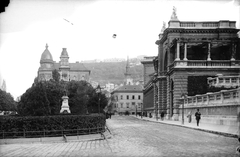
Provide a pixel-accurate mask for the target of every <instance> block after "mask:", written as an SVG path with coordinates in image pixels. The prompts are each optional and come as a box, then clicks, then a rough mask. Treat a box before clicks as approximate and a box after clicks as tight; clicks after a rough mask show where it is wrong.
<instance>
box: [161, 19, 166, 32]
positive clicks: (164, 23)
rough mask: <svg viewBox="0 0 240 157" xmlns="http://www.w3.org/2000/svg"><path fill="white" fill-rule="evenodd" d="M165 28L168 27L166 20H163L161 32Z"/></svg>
mask: <svg viewBox="0 0 240 157" xmlns="http://www.w3.org/2000/svg"><path fill="white" fill-rule="evenodd" d="M165 29H166V22H164V21H163V26H162V29H161V32H162V33H163V32H164V30H165Z"/></svg>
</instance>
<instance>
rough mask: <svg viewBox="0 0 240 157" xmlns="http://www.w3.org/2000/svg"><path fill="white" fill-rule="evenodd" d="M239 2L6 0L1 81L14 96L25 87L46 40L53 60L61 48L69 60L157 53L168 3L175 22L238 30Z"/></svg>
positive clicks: (0, 23) (0, 17) (0, 32)
mask: <svg viewBox="0 0 240 157" xmlns="http://www.w3.org/2000/svg"><path fill="white" fill-rule="evenodd" d="M239 1H240V0H181V1H180V0H111V1H110V0H79V1H77V0H31V1H30V0H11V1H10V4H9V5H8V7H6V8H5V12H3V13H1V14H0V84H1V82H2V80H3V79H5V80H6V85H7V92H10V93H11V94H12V95H13V97H14V98H15V99H16V98H17V97H18V96H20V95H22V94H23V93H24V92H25V91H26V90H27V89H28V88H30V87H31V85H32V83H33V81H34V78H35V77H36V76H37V71H38V68H39V66H40V58H41V54H42V53H43V51H44V50H45V45H46V43H47V44H48V46H49V47H48V49H49V51H50V52H51V54H52V56H53V60H54V61H57V62H59V60H60V58H59V57H60V54H61V52H62V48H67V52H68V55H69V57H70V58H69V61H70V62H76V61H82V60H94V59H100V60H102V59H107V58H127V56H129V58H134V57H137V56H139V55H147V56H156V55H157V53H158V50H157V45H156V44H155V41H156V40H157V39H158V35H159V33H160V31H161V28H162V24H163V21H165V22H166V24H167V23H168V21H169V20H170V17H171V15H172V11H173V6H175V7H176V8H177V16H178V19H179V20H180V21H219V20H230V21H236V22H237V23H236V26H237V28H238V29H239V28H240V23H239V22H240V21H239V19H240V2H239ZM166 26H168V25H166ZM113 34H116V35H117V37H116V38H113V37H112V35H113Z"/></svg>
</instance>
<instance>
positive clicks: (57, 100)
mask: <svg viewBox="0 0 240 157" xmlns="http://www.w3.org/2000/svg"><path fill="white" fill-rule="evenodd" d="M44 84H45V88H46V94H47V99H48V101H49V106H50V110H51V115H56V114H59V112H60V110H61V102H62V96H63V95H64V85H65V84H66V83H65V82H63V81H62V82H61V83H59V82H55V81H54V80H53V81H47V82H44Z"/></svg>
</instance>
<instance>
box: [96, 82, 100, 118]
mask: <svg viewBox="0 0 240 157" xmlns="http://www.w3.org/2000/svg"><path fill="white" fill-rule="evenodd" d="M96 92H97V93H98V114H100V93H101V87H100V85H98V86H97V88H96Z"/></svg>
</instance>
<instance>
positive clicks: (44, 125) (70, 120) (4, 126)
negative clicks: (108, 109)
mask: <svg viewBox="0 0 240 157" xmlns="http://www.w3.org/2000/svg"><path fill="white" fill-rule="evenodd" d="M105 123H106V118H105V116H104V115H103V114H101V115H98V114H94V115H57V116H38V117H36V116H34V117H30V116H26V117H20V116H2V117H0V126H1V130H0V133H1V135H0V138H4V137H2V136H4V135H3V133H4V132H5V133H6V132H23V131H24V132H25V131H29V132H30V131H52V134H54V133H53V131H56V130H76V129H86V132H85V134H87V132H88V131H89V129H94V128H104V127H105ZM35 134H36V133H35ZM12 135H15V136H17V135H16V134H12ZM32 135H34V134H32ZM36 135H38V134H36ZM31 137H32V136H31Z"/></svg>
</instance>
